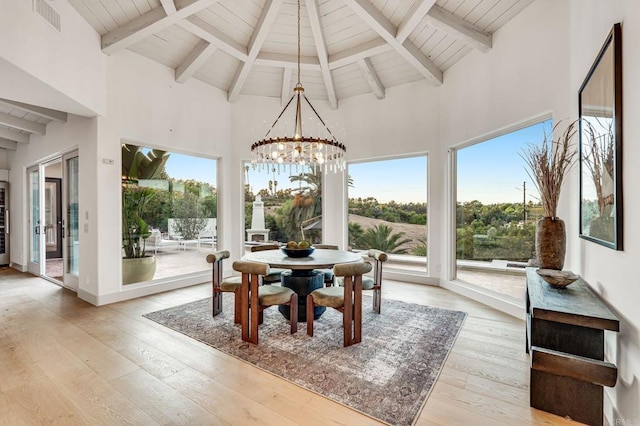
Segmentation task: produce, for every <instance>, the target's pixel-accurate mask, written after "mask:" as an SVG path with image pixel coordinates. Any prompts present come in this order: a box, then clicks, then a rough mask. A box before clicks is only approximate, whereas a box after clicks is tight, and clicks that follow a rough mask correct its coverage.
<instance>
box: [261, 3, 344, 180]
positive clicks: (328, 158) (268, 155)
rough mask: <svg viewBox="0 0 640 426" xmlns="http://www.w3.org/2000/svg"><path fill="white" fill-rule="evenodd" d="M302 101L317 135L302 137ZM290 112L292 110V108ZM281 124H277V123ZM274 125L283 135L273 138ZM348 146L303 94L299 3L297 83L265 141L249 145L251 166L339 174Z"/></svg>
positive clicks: (274, 132) (309, 134) (267, 133)
mask: <svg viewBox="0 0 640 426" xmlns="http://www.w3.org/2000/svg"><path fill="white" fill-rule="evenodd" d="M302 99H304V101H306V103H307V104H308V105H309V107H310V108H311V111H313V114H314V115H315V117H316V118H315V119H311V120H310V122H313V121H314V120H316V119H317V125H315V126H313V125H311V126H310V127H315V128H317V129H318V130H317V134H315V135H313V133H307V135H305V134H303V129H302ZM294 100H295V105H296V108H295V117H294V119H293V120H292V121H293V122H294V128H293V131H292V133H291V135H288V134H287V129H286V127H287V122H286V121H281V119H282V117H283V116H285V114H286V112H287V110H288V109H289V106H291V105H292V104H293V103H294ZM291 111H293V108H292V109H291ZM279 122H280V124H278V123H279ZM276 126H277V129H278V130H279V131H280V132H284V136H274V135H275V134H276ZM346 151H347V147H346V146H344V144H342V143H341V142H338V140H337V139H336V137H335V135H334V134H333V133H332V132H331V130H329V127H327V125H326V124H325V122H324V120H323V119H322V118H320V115H318V112H317V111H316V109H315V108H314V107H313V105H311V102H310V101H309V99H307V97H306V96H305V94H304V88H303V87H302V84H301V83H300V0H298V83H297V84H296V86H295V87H294V89H293V96H291V99H289V102H287V104H286V106H285V107H284V108H283V109H282V111H281V112H280V115H278V117H277V118H276V120H275V121H274V122H273V124H272V125H271V127H269V128H268V129H267V132H266V134H265V135H264V138H263V139H261V140H259V141H257V142H255V143H253V144H252V145H251V153H252V155H253V159H252V160H251V163H252V164H253V165H254V167H258V168H261V167H264V166H267V167H275V166H277V167H278V171H279V170H280V166H281V165H282V166H287V165H288V166H289V170H290V171H291V168H292V167H293V166H295V167H296V169H297V167H298V166H308V167H310V168H312V169H313V170H314V172H315V171H317V170H320V171H324V172H325V173H326V172H328V171H333V172H338V171H343V170H344V169H345V166H346V164H345V153H346Z"/></svg>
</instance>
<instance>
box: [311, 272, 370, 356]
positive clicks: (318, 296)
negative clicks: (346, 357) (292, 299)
mask: <svg viewBox="0 0 640 426" xmlns="http://www.w3.org/2000/svg"><path fill="white" fill-rule="evenodd" d="M369 271H371V264H370V263H369V262H358V263H339V264H337V265H335V266H334V267H333V274H334V275H335V276H336V277H342V278H343V282H344V286H343V287H323V288H319V289H317V290H314V291H313V292H311V293H309V294H308V295H307V334H308V335H309V336H313V309H314V308H315V307H316V306H326V307H328V308H334V309H336V310H337V311H340V312H342V326H343V329H344V346H345V347H346V346H351V345H353V344H355V343H360V342H361V341H362V274H366V273H367V272H369Z"/></svg>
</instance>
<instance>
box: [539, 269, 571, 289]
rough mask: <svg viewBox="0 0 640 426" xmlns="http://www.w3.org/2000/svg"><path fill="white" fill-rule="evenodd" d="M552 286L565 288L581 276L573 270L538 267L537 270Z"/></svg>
mask: <svg viewBox="0 0 640 426" xmlns="http://www.w3.org/2000/svg"><path fill="white" fill-rule="evenodd" d="M536 272H537V273H538V275H540V276H541V277H542V279H543V280H545V281H546V282H547V283H548V284H549V285H550V286H552V287H557V288H564V287H566V286H568V285H569V284H571V283H572V282H574V281H575V280H577V279H578V278H580V276H579V275H576V274H574V273H573V272H571V271H556V270H555V269H538V270H537V271H536Z"/></svg>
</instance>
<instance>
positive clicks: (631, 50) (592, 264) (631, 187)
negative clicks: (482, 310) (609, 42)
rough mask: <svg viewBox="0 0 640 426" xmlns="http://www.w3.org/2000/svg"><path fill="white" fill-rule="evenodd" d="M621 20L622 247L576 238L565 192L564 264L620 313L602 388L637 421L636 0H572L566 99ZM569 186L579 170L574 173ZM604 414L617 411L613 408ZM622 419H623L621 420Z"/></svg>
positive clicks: (639, 199) (574, 203) (639, 204)
mask: <svg viewBox="0 0 640 426" xmlns="http://www.w3.org/2000/svg"><path fill="white" fill-rule="evenodd" d="M616 22H622V49H623V52H622V56H623V59H622V62H623V69H622V76H623V77H622V78H623V90H624V94H623V132H622V133H623V134H622V138H623V139H622V144H623V154H622V155H623V157H622V181H623V195H624V211H623V216H624V225H623V226H624V229H623V230H624V235H623V240H624V251H615V250H611V249H608V248H605V247H603V246H600V245H597V244H594V243H592V242H589V241H586V240H582V239H579V238H578V223H577V218H578V217H579V210H578V197H577V196H575V197H572V200H571V207H572V208H571V213H570V215H571V217H572V218H575V219H576V220H575V221H574V225H575V226H572V229H571V231H570V232H569V236H570V237H571V241H570V243H571V245H570V247H571V250H569V252H568V257H569V259H570V263H571V265H572V266H571V267H572V268H573V269H574V270H575V271H576V272H578V273H579V274H580V275H582V276H583V277H584V278H585V279H586V280H587V281H588V282H589V283H590V285H591V286H592V287H593V288H594V290H595V291H597V292H598V293H600V295H601V296H602V298H603V299H604V300H605V301H606V302H607V303H608V304H609V306H610V307H611V308H612V309H613V311H614V312H615V313H616V315H617V316H618V318H619V319H620V321H621V325H620V332H619V333H608V335H607V356H608V357H609V358H610V359H611V360H612V362H615V364H616V365H617V366H618V383H617V385H616V387H615V388H614V389H613V390H610V389H608V390H607V395H608V397H609V398H610V399H611V403H612V405H613V406H614V407H616V408H617V412H618V413H617V414H618V416H619V417H614V420H613V422H612V424H635V423H638V422H640V309H638V301H639V300H640V279H638V266H637V265H638V259H640V221H638V220H636V217H637V212H638V211H639V209H640V192H638V190H637V187H636V185H637V183H638V182H640V168H638V165H637V163H638V158H640V144H638V143H637V140H638V137H639V136H640V122H639V121H638V120H637V119H636V117H638V116H639V115H640V81H639V79H638V76H639V75H640V56H639V55H638V52H640V3H639V2H637V0H611V1H607V2H601V1H597V0H572V2H571V21H570V23H571V30H572V31H571V45H570V50H569V52H570V53H569V57H570V59H571V78H570V89H571V93H570V96H571V99H572V100H573V101H574V102H575V103H576V104H577V99H578V91H579V89H580V85H581V84H582V82H583V80H584V78H585V76H586V74H587V72H588V70H589V68H590V67H591V65H592V63H593V61H594V60H595V58H596V55H597V54H598V52H599V50H600V48H601V47H602V44H603V43H604V41H605V38H606V36H607V35H608V34H609V31H611V27H612V26H613V24H614V23H616ZM573 183H574V187H575V192H574V194H577V191H578V189H577V188H578V178H577V176H575V179H574V182H573ZM611 414H616V413H615V412H613V413H611ZM623 421H624V422H623Z"/></svg>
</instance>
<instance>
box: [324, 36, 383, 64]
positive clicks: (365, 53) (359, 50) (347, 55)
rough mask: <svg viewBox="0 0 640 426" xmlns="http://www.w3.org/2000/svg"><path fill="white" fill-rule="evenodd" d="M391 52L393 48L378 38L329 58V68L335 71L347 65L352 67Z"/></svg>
mask: <svg viewBox="0 0 640 426" xmlns="http://www.w3.org/2000/svg"><path fill="white" fill-rule="evenodd" d="M390 50H393V48H392V47H391V46H389V44H388V43H387V42H386V41H384V40H383V39H381V38H377V39H374V40H371V41H369V42H367V43H362V44H360V45H358V46H355V47H352V48H350V49H345V50H343V51H342V52H338V53H336V54H334V55H331V56H329V68H331V69H332V70H334V69H336V68H340V67H344V66H345V65H351V64H353V63H354V62H358V61H359V60H360V59H364V58H370V57H372V56H375V55H380V54H382V53H386V52H388V51H390Z"/></svg>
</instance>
